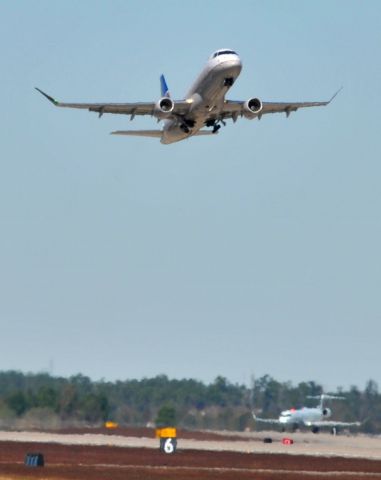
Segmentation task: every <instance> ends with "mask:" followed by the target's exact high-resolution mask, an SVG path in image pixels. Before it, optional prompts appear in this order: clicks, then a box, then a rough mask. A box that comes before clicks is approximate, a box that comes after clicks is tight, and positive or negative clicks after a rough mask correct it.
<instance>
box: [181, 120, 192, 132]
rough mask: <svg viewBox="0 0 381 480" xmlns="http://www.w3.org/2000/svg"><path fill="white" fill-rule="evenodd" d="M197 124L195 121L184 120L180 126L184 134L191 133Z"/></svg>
mask: <svg viewBox="0 0 381 480" xmlns="http://www.w3.org/2000/svg"><path fill="white" fill-rule="evenodd" d="M195 123H196V122H195V121H194V120H189V119H186V118H184V119H183V123H181V124H180V128H181V130H182V131H183V132H185V133H189V132H190V129H191V128H193V127H194V125H195Z"/></svg>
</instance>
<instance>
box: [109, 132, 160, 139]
mask: <svg viewBox="0 0 381 480" xmlns="http://www.w3.org/2000/svg"><path fill="white" fill-rule="evenodd" d="M162 134H163V131H162V130H116V131H115V132H111V135H129V136H136V137H155V138H161V136H162Z"/></svg>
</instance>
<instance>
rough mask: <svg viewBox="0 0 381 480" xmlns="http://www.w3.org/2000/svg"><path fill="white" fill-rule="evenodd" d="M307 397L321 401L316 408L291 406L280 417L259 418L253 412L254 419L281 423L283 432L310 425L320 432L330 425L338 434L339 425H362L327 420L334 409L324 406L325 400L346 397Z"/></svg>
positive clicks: (274, 423) (276, 423) (333, 431)
mask: <svg viewBox="0 0 381 480" xmlns="http://www.w3.org/2000/svg"><path fill="white" fill-rule="evenodd" d="M307 398H319V399H320V403H319V405H318V406H317V407H314V408H308V407H303V408H299V409H295V408H291V409H290V410H284V411H283V412H281V414H280V415H279V418H278V419H275V418H258V417H257V416H256V415H255V414H254V412H253V417H254V420H255V421H256V422H258V423H270V424H273V425H279V426H280V427H281V430H282V432H284V431H285V430H286V429H287V428H290V429H291V430H294V431H295V430H296V429H297V428H300V427H309V428H311V431H312V433H318V432H319V431H320V429H321V428H324V427H328V428H330V429H331V433H333V434H336V433H337V431H338V428H339V427H344V428H345V427H359V426H360V422H337V421H333V420H326V419H327V418H330V417H331V415H332V410H331V409H330V408H327V407H324V400H345V397H338V396H335V395H327V394H322V395H318V396H309V397H307Z"/></svg>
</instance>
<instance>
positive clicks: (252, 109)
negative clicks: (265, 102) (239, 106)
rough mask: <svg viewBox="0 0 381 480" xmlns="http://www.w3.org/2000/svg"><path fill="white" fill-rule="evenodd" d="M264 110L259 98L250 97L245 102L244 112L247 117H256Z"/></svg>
mask: <svg viewBox="0 0 381 480" xmlns="http://www.w3.org/2000/svg"><path fill="white" fill-rule="evenodd" d="M261 110H262V102H261V101H260V100H259V98H250V99H249V100H246V102H245V103H244V104H243V114H244V116H245V117H246V118H254V117H256V116H257V115H258V113H259V112H260V111H261Z"/></svg>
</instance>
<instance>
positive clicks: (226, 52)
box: [213, 50, 237, 58]
mask: <svg viewBox="0 0 381 480" xmlns="http://www.w3.org/2000/svg"><path fill="white" fill-rule="evenodd" d="M219 55H237V54H236V53H235V52H234V51H233V50H218V52H215V53H214V54H213V58H216V57H218V56H219Z"/></svg>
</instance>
